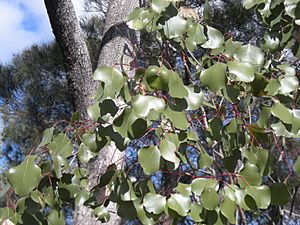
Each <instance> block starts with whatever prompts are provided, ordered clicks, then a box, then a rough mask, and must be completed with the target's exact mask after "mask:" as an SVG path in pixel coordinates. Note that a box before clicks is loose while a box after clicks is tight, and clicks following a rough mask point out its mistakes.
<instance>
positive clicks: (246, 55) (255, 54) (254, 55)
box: [234, 44, 265, 65]
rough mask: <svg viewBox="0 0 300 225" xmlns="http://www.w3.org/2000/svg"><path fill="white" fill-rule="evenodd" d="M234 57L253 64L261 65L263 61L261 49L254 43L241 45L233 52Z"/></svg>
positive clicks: (263, 56)
mask: <svg viewBox="0 0 300 225" xmlns="http://www.w3.org/2000/svg"><path fill="white" fill-rule="evenodd" d="M234 58H235V59H236V60H239V61H241V62H248V63H251V64H253V65H262V64H263V63H264V61H265V55H264V53H263V51H262V50H261V49H260V48H258V47H256V46H254V45H250V44H248V45H243V46H242V47H240V48H239V49H238V50H237V52H236V53H235V54H234Z"/></svg>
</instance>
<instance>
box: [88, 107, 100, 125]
mask: <svg viewBox="0 0 300 225" xmlns="http://www.w3.org/2000/svg"><path fill="white" fill-rule="evenodd" d="M87 113H88V115H89V117H90V118H91V119H92V120H93V121H94V122H96V121H97V120H98V119H99V117H100V107H99V103H95V104H94V105H92V106H90V107H88V109H87Z"/></svg>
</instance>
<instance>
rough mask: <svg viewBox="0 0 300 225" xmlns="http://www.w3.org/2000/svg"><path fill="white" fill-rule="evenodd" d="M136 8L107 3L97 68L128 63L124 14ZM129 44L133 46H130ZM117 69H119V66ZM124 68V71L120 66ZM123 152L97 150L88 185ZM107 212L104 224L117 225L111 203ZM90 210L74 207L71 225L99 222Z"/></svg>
mask: <svg viewBox="0 0 300 225" xmlns="http://www.w3.org/2000/svg"><path fill="white" fill-rule="evenodd" d="M138 6H139V0H130V1H129V0H110V2H109V7H108V12H107V17H106V21H105V28H104V37H103V39H102V43H101V52H100V56H99V61H98V67H100V66H103V65H108V66H112V65H118V64H120V61H121V59H122V63H123V64H124V65H125V64H129V63H130V61H131V60H132V55H131V54H128V52H132V51H133V48H132V45H133V44H138V43H137V40H138V38H137V36H136V35H135V33H134V32H132V31H129V29H128V27H127V26H126V19H127V15H128V14H129V13H130V12H131V11H132V10H133V9H134V8H135V7H138ZM132 42H133V43H132ZM117 67H119V69H121V68H120V65H118V66H117ZM124 69H125V70H126V69H128V68H127V67H125V66H124ZM122 156H123V153H121V152H120V151H118V150H115V148H114V147H106V148H104V149H102V150H101V151H100V154H99V156H98V158H97V159H96V160H95V161H93V162H90V163H89V171H90V183H89V186H90V187H93V186H94V185H95V184H96V183H97V180H98V177H99V176H100V175H101V174H103V173H104V172H105V170H106V168H107V166H108V165H109V164H111V163H112V162H115V161H117V160H118V159H120V158H122ZM103 192H104V191H103V190H102V191H100V192H99V195H100V196H99V198H101V199H103V195H104V193H103ZM108 210H109V211H110V212H113V213H111V219H110V221H109V222H108V224H112V225H116V224H120V223H121V218H120V217H118V216H117V214H116V207H115V205H114V204H111V203H110V204H109V206H108ZM90 215H91V210H90V209H88V208H87V207H84V206H81V207H78V208H77V210H76V213H75V218H74V225H82V224H86V225H98V224H101V223H100V222H98V221H96V219H95V218H92V217H91V216H90Z"/></svg>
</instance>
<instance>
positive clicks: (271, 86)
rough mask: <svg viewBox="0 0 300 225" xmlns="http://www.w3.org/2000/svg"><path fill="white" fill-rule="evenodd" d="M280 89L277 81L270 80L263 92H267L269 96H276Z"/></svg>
mask: <svg viewBox="0 0 300 225" xmlns="http://www.w3.org/2000/svg"><path fill="white" fill-rule="evenodd" d="M279 89H280V83H279V81H278V79H270V80H269V81H268V84H267V86H266V88H265V91H266V92H268V94H269V95H277V94H278V91H279Z"/></svg>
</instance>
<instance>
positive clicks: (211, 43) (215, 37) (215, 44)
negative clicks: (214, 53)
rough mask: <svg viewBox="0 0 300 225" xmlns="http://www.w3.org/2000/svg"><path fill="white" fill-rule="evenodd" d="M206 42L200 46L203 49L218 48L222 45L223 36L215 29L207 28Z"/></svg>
mask: <svg viewBox="0 0 300 225" xmlns="http://www.w3.org/2000/svg"><path fill="white" fill-rule="evenodd" d="M207 39H208V40H207V42H205V43H204V44H203V45H201V46H202V47H203V48H211V49H215V48H220V47H221V46H222V45H223V43H224V36H223V34H222V33H221V32H220V31H218V30H217V29H215V28H213V27H210V26H207Z"/></svg>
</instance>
